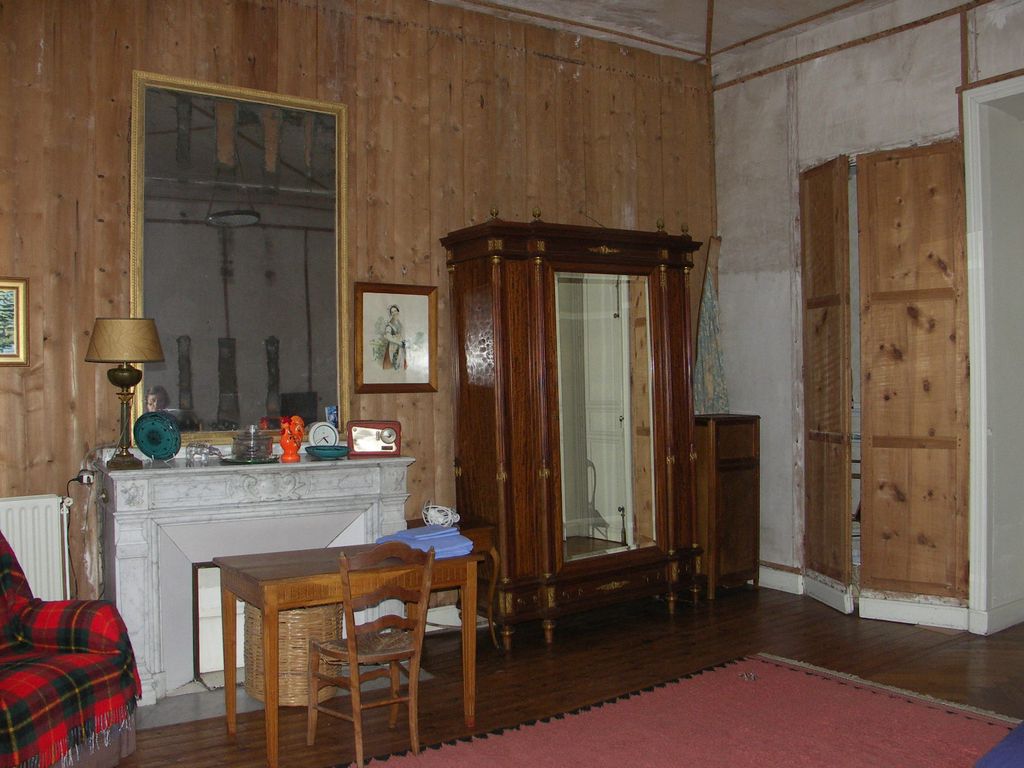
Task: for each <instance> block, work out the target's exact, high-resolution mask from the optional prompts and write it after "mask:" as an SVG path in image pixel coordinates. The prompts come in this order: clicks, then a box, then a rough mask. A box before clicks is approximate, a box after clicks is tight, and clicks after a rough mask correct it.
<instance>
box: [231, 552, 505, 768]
mask: <svg viewBox="0 0 1024 768" xmlns="http://www.w3.org/2000/svg"><path fill="white" fill-rule="evenodd" d="M370 546H372V545H368V544H360V545H356V546H351V547H328V548H325V549H300V550H294V551H291V552H268V553H266V554H262V555H235V556H231V557H215V558H213V562H214V564H215V565H218V566H220V598H221V618H222V621H223V626H224V659H225V664H224V703H225V706H226V709H227V713H226V717H227V728H228V733H229V734H230V735H234V734H235V731H236V727H237V718H236V712H237V700H236V699H237V691H236V690H235V686H236V671H235V665H234V663H233V660H234V659H235V655H236V645H237V637H236V625H235V621H236V619H235V617H236V612H237V604H236V601H237V600H244V601H245V602H247V603H249V604H250V605H252V606H254V607H256V608H259V609H260V610H261V611H262V612H263V667H264V668H263V679H264V702H263V703H264V718H265V721H266V729H267V764H268V765H269V766H270V768H277V765H278V762H277V741H278V728H277V707H278V703H277V702H278V673H277V669H278V648H277V641H278V624H277V622H278V613H280V612H281V611H288V610H291V609H293V608H308V607H310V606H315V605H326V604H329V603H340V602H341V577H340V575H339V572H338V556H339V555H340V554H341V552H342V551H343V550H344V551H346V552H351V553H354V552H358V551H360V550H363V549H367V548H368V547H370ZM484 557H485V555H484V554H482V553H473V554H469V555H465V556H463V557H452V558H446V559H444V560H435V561H434V576H433V581H432V586H431V589H432V590H442V589H458V590H459V592H460V595H459V596H460V599H461V604H462V609H463V620H462V694H463V712H464V716H465V720H466V726H467V727H468V728H473V727H474V726H475V720H476V599H477V583H476V579H477V564H478V563H479V562H480V561H481V560H483V559H484Z"/></svg>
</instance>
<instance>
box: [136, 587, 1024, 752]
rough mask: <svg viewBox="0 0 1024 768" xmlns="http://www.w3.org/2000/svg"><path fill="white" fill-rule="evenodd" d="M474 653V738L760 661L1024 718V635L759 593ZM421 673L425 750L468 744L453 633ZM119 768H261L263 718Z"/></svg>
mask: <svg viewBox="0 0 1024 768" xmlns="http://www.w3.org/2000/svg"><path fill="white" fill-rule="evenodd" d="M479 641H480V642H479V658H478V663H477V675H478V678H477V679H478V690H477V728H476V729H475V731H476V732H481V731H487V730H492V729H495V728H500V727H504V726H510V725H515V724H517V723H521V722H524V721H528V720H532V719H536V718H540V717H545V716H548V715H553V714H557V713H559V712H565V711H568V710H572V709H575V708H577V707H581V706H584V705H587V704H592V703H595V702H598V701H603V700H605V699H608V698H612V697H614V696H617V695H619V694H622V693H626V692H630V691H635V690H639V689H642V688H645V687H647V686H650V685H653V684H655V683H660V682H663V681H666V680H671V679H674V678H677V677H680V676H682V675H686V674H689V673H692V672H695V671H697V670H700V669H703V668H705V667H708V666H712V665H715V664H719V663H722V662H725V661H729V660H731V659H735V658H739V657H741V656H745V655H749V654H752V653H758V652H766V653H772V654H776V655H779V656H785V657H787V658H791V659H796V660H799V661H804V662H807V663H810V664H815V665H818V666H822V667H827V668H829V669H833V670H837V671H841V672H846V673H849V674H853V675H857V676H859V677H863V678H866V679H868V680H873V681H876V682H879V683H883V684H886V685H893V686H897V687H900V688H906V689H909V690H913V691H917V692H919V693H924V694H928V695H931V696H935V697H938V698H942V699H946V700H949V701H953V702H958V703H961V704H968V705H971V706H974V707H978V708H981V709H985V710H990V711H995V712H999V713H1001V714H1004V715H1009V716H1012V717H1016V718H1024V625H1022V626H1018V627H1013V628H1010V629H1007V630H1004V631H1003V632H1000V633H997V634H995V635H992V636H991V637H982V636H978V635H971V634H969V633H967V632H951V631H946V630H935V629H929V628H926V627H918V626H910V625H905V624H895V623H890V622H884V621H869V620H862V619H859V618H857V617H855V616H843V615H841V614H839V613H836V612H835V611H833V610H831V609H829V608H826V607H825V606H823V605H821V604H820V603H817V602H815V601H814V600H812V599H810V598H807V597H801V596H794V595H789V594H785V593H782V592H777V591H774V590H769V589H761V590H758V591H754V590H741V591H737V592H733V593H730V594H728V595H725V596H722V597H720V598H719V599H718V600H716V601H714V602H712V603H708V602H705V603H702V604H700V605H698V606H696V607H694V606H688V605H683V606H680V608H679V609H678V610H677V612H676V614H675V615H674V616H672V615H669V614H668V612H667V607H666V604H665V603H664V602H663V601H661V600H644V601H641V602H638V603H635V604H631V605H625V606H618V607H614V608H609V609H605V610H600V611H592V612H589V613H584V614H578V615H575V616H571V617H565V618H564V619H562V620H560V621H559V622H558V624H557V626H556V628H555V642H554V644H553V645H552V646H546V645H545V643H544V637H543V633H542V632H541V629H540V626H539V624H538V623H530V624H523V625H519V626H517V628H516V632H515V634H514V636H513V646H514V647H513V649H512V651H511V652H510V653H508V654H502V653H499V652H498V651H497V650H495V648H494V647H493V646H491V645H490V642H489V639H488V637H487V634H486V633H484V632H481V633H480V635H479ZM423 665H424V668H425V669H427V670H429V671H430V673H431V674H432V675H433V678H432V679H431V680H429V681H427V682H425V683H424V684H423V685H422V686H421V689H420V734H421V739H422V741H423V743H424V744H430V743H436V742H440V741H444V740H448V739H453V738H456V737H458V736H464V735H468V734H469V733H470V731H469V730H468V729H467V728H466V727H465V726H464V724H463V722H462V705H461V671H460V660H459V641H458V635H457V634H455V633H446V634H443V635H440V636H432V637H430V638H428V641H427V649H426V651H425V654H424V660H423ZM386 718H387V714H386V712H385V711H376V712H371V713H370V714H369V716H368V722H367V724H366V726H365V727H366V731H367V736H366V742H365V749H366V754H367V755H381V754H387V753H390V752H395V751H401V750H404V749H406V748H407V747H408V731H407V729H406V726H405V721H404V719H403V718H400V719H399V724H398V727H397V728H396V729H395V730H394V731H391V730H389V729H388V727H387V721H386ZM851 722H852V719H851ZM280 731H281V750H280V756H281V766H282V768H299V767H300V766H302V767H303V768H317V767H318V766H333V765H339V764H345V763H347V762H349V761H351V760H353V759H354V751H353V746H352V731H351V726H349V725H348V724H347V723H343V722H341V721H335V720H332V719H331V718H326V717H321V718H320V724H319V729H318V736H317V742H316V745H315V746H313V747H307V746H306V744H305V710H304V709H300V708H296V707H284V708H282V709H281V726H280ZM121 765H122V766H124V768H136V767H144V768H157V767H158V766H171V765H187V766H191V767H193V768H206V767H207V766H209V767H210V768H213V767H214V766H238V768H244V767H247V766H253V767H254V768H256V767H258V766H262V765H264V728H263V713H262V712H254V713H248V714H243V715H240V716H239V726H238V733H237V735H236V736H235V737H232V738H229V737H228V736H227V734H226V732H225V727H224V721H223V718H218V719H214V720H204V721H199V722H194V723H186V724H181V725H175V726H168V727H162V728H155V729H152V730H144V731H140V732H139V734H138V747H137V750H136V752H135V754H134V755H132V756H131V757H130V758H128V759H126V760H123V761H122V763H121Z"/></svg>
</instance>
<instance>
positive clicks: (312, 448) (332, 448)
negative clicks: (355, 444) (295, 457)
mask: <svg viewBox="0 0 1024 768" xmlns="http://www.w3.org/2000/svg"><path fill="white" fill-rule="evenodd" d="M306 453H308V454H309V457H310V458H311V459H314V460H315V461H334V460H337V459H343V458H345V457H346V456H348V446H347V445H307V446H306Z"/></svg>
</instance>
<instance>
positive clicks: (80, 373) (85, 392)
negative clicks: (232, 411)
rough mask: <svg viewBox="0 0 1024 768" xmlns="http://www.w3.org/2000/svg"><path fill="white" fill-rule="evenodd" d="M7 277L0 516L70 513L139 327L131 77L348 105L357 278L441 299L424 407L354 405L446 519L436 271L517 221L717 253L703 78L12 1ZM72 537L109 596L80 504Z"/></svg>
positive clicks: (257, 3) (335, 19) (5, 69)
mask: <svg viewBox="0 0 1024 768" xmlns="http://www.w3.org/2000/svg"><path fill="white" fill-rule="evenodd" d="M0 35H2V37H3V45H2V46H0V95H2V103H3V104H4V105H5V106H6V107H7V108H5V109H4V110H3V111H2V112H0V274H2V275H10V276H26V277H28V278H29V280H30V291H31V294H30V295H31V306H30V354H31V364H30V365H29V366H28V367H27V368H21V369H14V368H7V369H2V370H0V414H2V417H3V429H2V430H0V496H13V495H21V494H30V493H62V492H63V491H64V489H65V484H66V483H67V480H68V479H69V478H71V477H74V476H75V474H76V473H77V472H78V469H79V466H80V464H81V462H82V460H83V458H84V457H85V456H86V455H87V454H88V453H89V452H90V451H91V450H92V449H93V448H94V447H96V446H97V445H98V444H104V443H110V442H113V441H115V440H116V430H117V418H118V417H117V409H116V398H115V397H114V393H113V392H112V387H111V386H110V384H109V383H108V382H107V381H106V376H105V369H104V367H103V366H101V365H93V364H87V363H85V362H83V358H84V355H85V349H86V346H87V345H88V340H89V339H88V335H89V332H90V330H91V328H92V323H93V319H94V318H95V317H96V316H97V315H124V314H127V312H128V308H129V307H128V302H129V282H128V250H129V224H128V221H129V220H128V210H127V206H128V199H129V183H128V180H129V172H130V166H129V126H130V120H131V114H130V105H131V75H132V70H133V69H141V70H146V71H151V72H157V73H162V74H168V75H174V76H178V77H187V78H197V79H200V80H208V81H214V82H219V83H225V84H230V85H236V86H243V87H249V88H259V89H265V90H269V91H277V92H282V93H288V94H293V95H297V96H304V97H309V98H316V99H324V100H329V101H340V102H343V103H345V104H347V105H348V106H349V120H350V124H349V184H350V190H351V194H350V197H349V200H350V203H349V211H348V231H349V254H350V262H351V267H350V270H349V274H350V279H352V280H364V281H374V282H396V283H416V284H433V285H437V286H439V289H440V290H439V315H440V321H439V325H440V327H439V350H438V352H439V355H438V357H439V363H440V368H439V374H440V375H439V383H440V390H439V392H437V393H436V394H403V395H363V396H358V397H354V398H353V401H352V415H353V417H357V418H358V417H364V418H370V417H381V418H393V417H397V418H398V419H400V420H401V422H402V424H403V442H404V445H405V447H406V450H407V452H408V453H409V454H411V455H413V456H415V457H416V462H415V464H414V465H413V468H412V472H411V475H410V489H411V497H410V500H409V504H408V506H407V511H408V515H409V516H410V517H413V516H415V515H416V514H417V513H418V510H419V508H420V507H421V506H422V504H423V502H425V501H426V500H427V499H433V500H434V501H436V502H438V503H442V504H451V503H453V501H454V483H453V478H452V472H451V464H452V441H451V436H452V405H451V402H452V391H451V371H450V366H449V365H448V363H447V361H448V360H449V359H450V354H449V345H450V341H449V333H450V329H449V325H448V312H447V308H448V292H447V273H446V268H445V254H444V252H443V249H441V247H440V246H439V245H438V238H440V237H441V236H442V235H444V234H445V233H447V232H448V231H450V230H452V229H456V228H459V227H462V226H466V225H468V224H471V223H474V222H479V221H481V220H482V219H484V218H486V217H487V215H488V211H489V210H490V209H491V208H492V207H493V208H497V209H498V210H499V211H500V215H501V216H502V217H503V218H507V219H526V218H529V217H530V215H531V212H532V211H533V209H534V208H539V209H540V211H541V212H542V216H543V218H544V219H546V220H549V221H562V222H567V223H574V224H590V223H593V222H595V221H596V222H599V223H601V224H603V225H605V226H610V227H637V228H643V229H653V228H654V226H655V223H656V221H657V220H658V219H659V218H663V219H664V220H665V222H666V224H667V228H668V229H669V230H670V231H673V232H678V231H679V228H680V226H681V225H686V226H687V227H688V228H689V229H690V231H691V232H692V233H693V235H694V237H696V238H698V239H701V240H706V239H707V237H708V235H709V234H710V233H711V232H712V226H713V222H712V215H713V204H712V194H713V190H712V184H713V176H712V171H713V153H712V147H711V130H710V126H711V115H710V114H709V108H708V107H709V99H708V96H707V82H706V73H705V71H704V68H703V66H702V65H699V64H695V63H690V62H685V61H681V60H679V59H674V58H667V57H662V56H658V55H655V54H652V53H647V52H643V51H639V50H634V49H627V48H623V47H621V46H619V45H616V44H613V43H609V42H603V41H598V40H591V39H587V38H580V37H577V36H576V35H572V34H567V33H562V32H557V31H553V30H549V29H542V28H539V27H533V26H527V25H523V24H519V23H515V22H511V21H508V20H503V19H500V18H496V17H492V16H485V15H481V14H477V13H472V12H469V11H466V10H462V9H459V8H453V7H449V6H445V5H438V4H434V3H430V2H426V0H221V1H220V2H208V1H206V0H154V1H153V2H148V3H139V2H136V0H93V1H91V2H87V3H86V2H79V1H78V0H11V1H9V2H4V3H2V4H0ZM73 494H74V495H75V496H76V499H77V501H78V504H77V506H76V511H75V513H74V516H73V523H72V529H73V530H72V538H73V552H74V557H73V560H74V561H75V565H76V577H77V578H78V581H79V582H80V584H79V587H80V590H79V591H80V592H81V593H82V594H84V595H88V594H92V593H93V590H94V589H95V587H96V584H97V583H98V578H99V574H98V567H97V565H96V544H95V541H96V535H97V524H96V520H95V519H94V517H95V513H94V512H93V511H91V509H90V510H89V511H87V510H86V503H85V502H86V498H85V494H84V493H83V492H82V491H81V490H75V489H74V488H73Z"/></svg>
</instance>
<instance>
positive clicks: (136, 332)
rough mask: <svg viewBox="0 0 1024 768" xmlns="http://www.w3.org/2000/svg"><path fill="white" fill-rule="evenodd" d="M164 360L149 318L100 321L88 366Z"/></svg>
mask: <svg viewBox="0 0 1024 768" xmlns="http://www.w3.org/2000/svg"><path fill="white" fill-rule="evenodd" d="M163 359H164V351H163V348H162V347H161V346H160V336H159V335H158V334H157V332H156V323H155V322H154V321H153V320H152V318H148V317H97V318H96V324H95V325H93V327H92V340H91V341H90V342H89V351H88V352H86V353H85V361H86V362H87V363H156V362H160V361H161V360H163Z"/></svg>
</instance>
